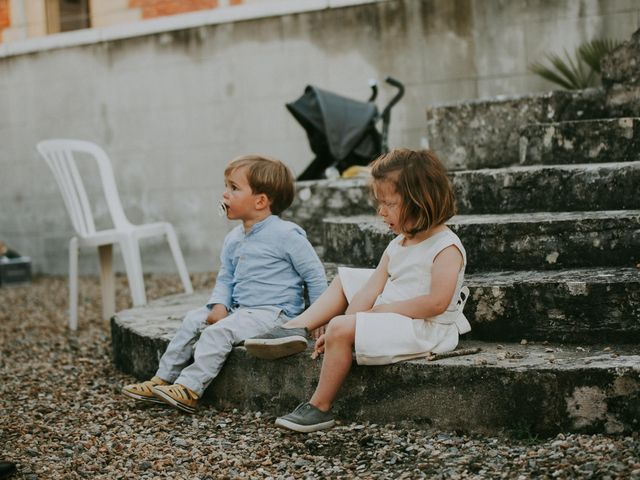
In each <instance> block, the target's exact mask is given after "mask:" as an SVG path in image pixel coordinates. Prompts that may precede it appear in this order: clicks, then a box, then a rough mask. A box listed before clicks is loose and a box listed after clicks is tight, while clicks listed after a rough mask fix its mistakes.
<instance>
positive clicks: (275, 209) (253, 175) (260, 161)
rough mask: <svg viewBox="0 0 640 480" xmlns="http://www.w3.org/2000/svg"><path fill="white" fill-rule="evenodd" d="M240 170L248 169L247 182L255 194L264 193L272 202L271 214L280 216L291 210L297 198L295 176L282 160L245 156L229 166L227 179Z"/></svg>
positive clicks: (225, 173)
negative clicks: (294, 199) (295, 197)
mask: <svg viewBox="0 0 640 480" xmlns="http://www.w3.org/2000/svg"><path fill="white" fill-rule="evenodd" d="M239 168H246V169H247V182H248V183H249V186H250V187H251V191H252V192H253V193H254V194H258V193H264V194H265V195H266V196H267V198H268V199H269V201H270V202H271V213H273V214H274V215H279V214H280V213H282V212H283V211H284V210H286V209H287V208H289V205H291V203H292V202H293V197H294V196H295V186H294V184H293V174H292V173H291V170H289V167H287V166H286V165H285V164H284V163H282V162H281V161H280V160H276V159H274V158H269V157H263V156H260V155H244V156H242V157H238V158H235V159H233V160H232V161H231V163H229V165H227V168H225V170H224V176H225V178H227V177H228V176H229V175H231V173H233V172H234V171H235V170H237V169H239Z"/></svg>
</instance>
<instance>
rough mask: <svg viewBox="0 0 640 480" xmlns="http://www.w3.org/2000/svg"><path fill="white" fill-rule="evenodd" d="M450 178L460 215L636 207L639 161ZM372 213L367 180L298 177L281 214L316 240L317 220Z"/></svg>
mask: <svg viewBox="0 0 640 480" xmlns="http://www.w3.org/2000/svg"><path fill="white" fill-rule="evenodd" d="M451 180H452V183H453V187H454V191H455V194H456V203H457V206H458V211H459V213H460V214H480V213H512V212H513V213H516V212H553V211H560V210H561V211H565V212H566V211H587V210H620V209H635V208H640V188H639V187H638V186H639V185H640V161H636V162H625V163H604V164H586V165H553V166H548V165H534V166H516V167H507V168H496V169H481V170H464V171H458V172H452V174H451ZM550 191H553V195H549V192H550ZM374 213H375V207H374V202H373V201H372V199H371V197H370V195H369V187H368V180H367V179H365V178H360V179H350V180H315V181H307V182H299V183H298V196H297V198H296V200H295V201H294V203H293V205H292V206H291V207H290V208H289V209H288V210H287V211H285V213H284V215H283V216H284V218H287V219H290V220H293V221H295V222H296V223H298V224H300V225H301V226H302V228H304V229H305V230H306V232H307V236H308V237H309V240H310V241H311V243H313V244H314V245H317V244H319V243H321V242H322V233H323V230H322V222H320V221H319V219H321V218H325V217H327V216H349V215H362V214H374Z"/></svg>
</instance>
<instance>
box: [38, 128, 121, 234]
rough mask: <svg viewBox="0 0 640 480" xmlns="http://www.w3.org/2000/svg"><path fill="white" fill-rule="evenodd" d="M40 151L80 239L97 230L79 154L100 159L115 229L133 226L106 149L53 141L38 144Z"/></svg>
mask: <svg viewBox="0 0 640 480" xmlns="http://www.w3.org/2000/svg"><path fill="white" fill-rule="evenodd" d="M36 149H37V150H38V153H40V155H42V157H43V158H44V159H45V161H46V162H47V165H49V168H50V169H51V171H52V172H53V175H54V177H55V179H56V183H57V184H58V187H59V188H60V193H61V194H62V198H63V200H64V204H65V206H66V208H67V212H68V213H69V217H71V223H72V224H73V228H74V229H75V231H76V233H77V234H78V235H79V236H81V237H86V236H89V235H92V234H94V233H96V227H95V223H94V221H93V213H92V212H91V206H90V204H89V199H88V197H87V191H86V189H85V188H84V184H83V183H82V178H81V177H80V173H79V171H78V167H77V165H76V159H75V158H74V153H76V152H80V153H85V154H89V155H91V156H92V157H93V158H94V159H95V160H96V162H97V164H98V170H99V171H100V179H101V183H102V190H103V192H104V195H105V197H106V201H107V206H108V208H109V213H110V214H111V220H112V221H113V225H114V227H115V228H116V229H120V228H123V227H127V226H129V225H130V223H129V221H128V220H127V217H126V216H125V214H124V210H123V209H122V204H121V203H120V196H119V195H118V189H117V187H116V182H115V179H114V176H113V168H112V167H111V161H110V160H109V157H108V156H107V154H106V153H105V151H104V150H103V149H102V148H100V147H99V146H98V145H96V144H95V143H91V142H87V141H84V140H67V139H52V140H43V141H41V142H38V145H37V146H36Z"/></svg>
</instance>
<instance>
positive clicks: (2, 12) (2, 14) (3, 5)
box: [0, 0, 11, 42]
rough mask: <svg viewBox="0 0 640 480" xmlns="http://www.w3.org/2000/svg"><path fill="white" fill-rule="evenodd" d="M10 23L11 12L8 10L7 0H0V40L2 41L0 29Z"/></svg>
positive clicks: (0, 30)
mask: <svg viewBox="0 0 640 480" xmlns="http://www.w3.org/2000/svg"><path fill="white" fill-rule="evenodd" d="M9 25H11V13H10V12H9V0H0V42H2V30H4V29H5V28H7V27H8V26H9Z"/></svg>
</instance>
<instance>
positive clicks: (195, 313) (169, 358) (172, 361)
mask: <svg viewBox="0 0 640 480" xmlns="http://www.w3.org/2000/svg"><path fill="white" fill-rule="evenodd" d="M207 315H209V309H208V308H207V307H201V308H197V309H195V310H191V311H190V312H189V313H187V315H185V317H184V320H182V324H181V325H180V328H179V329H178V331H177V332H176V334H175V335H174V337H173V338H172V339H171V341H170V342H169V345H168V346H167V349H166V350H165V352H164V354H163V355H162V357H161V358H160V365H159V367H158V371H157V372H156V376H157V377H160V378H161V379H163V380H164V381H166V382H169V383H172V382H174V381H175V379H176V378H178V376H179V375H180V372H181V371H182V369H183V368H184V367H186V366H187V365H188V364H189V361H190V360H191V357H192V356H193V352H194V346H195V344H196V342H197V341H198V337H199V336H200V332H202V331H203V330H204V329H205V328H206V327H207V325H208V323H207Z"/></svg>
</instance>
